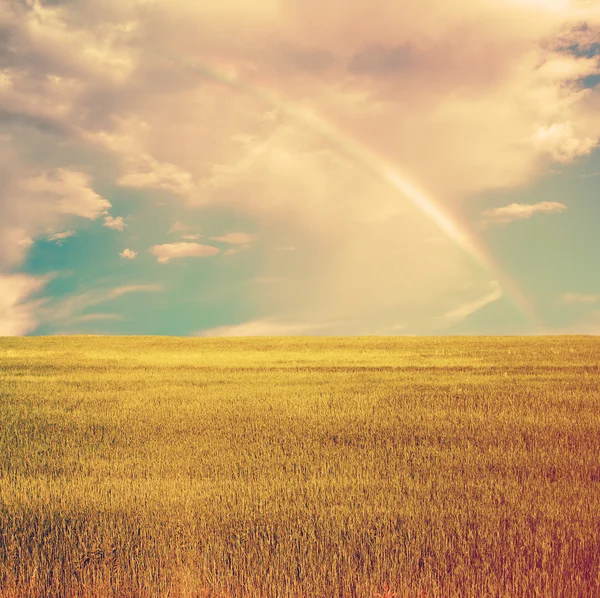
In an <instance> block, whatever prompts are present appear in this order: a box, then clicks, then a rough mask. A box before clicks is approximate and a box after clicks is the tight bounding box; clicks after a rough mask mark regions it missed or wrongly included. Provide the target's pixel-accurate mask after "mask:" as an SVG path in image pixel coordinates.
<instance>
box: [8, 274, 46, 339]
mask: <svg viewBox="0 0 600 598" xmlns="http://www.w3.org/2000/svg"><path fill="white" fill-rule="evenodd" d="M48 280H49V277H35V276H29V275H26V274H0V288H2V292H1V293H0V336H21V335H23V334H27V333H28V332H32V331H33V330H35V329H36V328H37V326H38V323H39V322H38V315H37V312H38V310H39V308H40V306H41V305H42V301H41V300H31V299H28V298H29V297H30V296H31V295H33V294H34V293H37V292H38V291H40V290H41V289H42V288H43V287H44V285H45V284H46V283H47V282H48Z"/></svg>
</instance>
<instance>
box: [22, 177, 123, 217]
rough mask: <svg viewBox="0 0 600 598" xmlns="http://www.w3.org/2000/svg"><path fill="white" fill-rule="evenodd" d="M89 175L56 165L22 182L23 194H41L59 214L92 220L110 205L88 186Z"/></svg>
mask: <svg viewBox="0 0 600 598" xmlns="http://www.w3.org/2000/svg"><path fill="white" fill-rule="evenodd" d="M90 180H91V177H90V176H89V175H88V174H86V173H84V172H80V171H76V170H71V169H68V168H57V169H55V170H53V171H45V172H42V173H41V174H38V175H37V176H34V177H32V178H30V179H28V180H26V181H24V182H23V185H22V188H23V190H24V191H25V193H28V194H32V195H37V196H43V197H44V198H45V200H46V201H51V202H52V203H53V204H54V205H55V206H56V208H57V211H58V212H59V213H62V214H71V215H74V216H80V217H82V218H88V219H89V220H95V219H96V218H98V216H101V215H102V214H105V213H106V211H107V210H108V209H109V208H110V207H111V205H110V202H109V201H108V200H106V199H104V198H103V197H101V196H100V195H98V194H97V193H96V192H95V191H93V190H92V189H91V187H90Z"/></svg>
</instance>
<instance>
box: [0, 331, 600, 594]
mask: <svg viewBox="0 0 600 598" xmlns="http://www.w3.org/2000/svg"><path fill="white" fill-rule="evenodd" d="M599 364H600V339H596V338H592V337H548V338H516V337H515V338H352V339H351V338H347V339H342V338H312V339H310V338H306V339H301V338H288V339H278V338H271V339H230V340H228V339H173V338H155V337H146V338H143V337H138V338H124V337H118V338H107V337H70V338H61V337H49V338H19V339H15V338H1V339H0V588H1V589H0V597H2V598H17V597H18V598H21V597H23V596H31V597H34V596H35V597H42V596H43V597H53V596H61V597H62V596H64V597H73V598H74V597H75V596H81V597H86V598H90V597H105V596H114V597H129V596H131V597H134V596H135V597H139V598H146V597H148V598H150V597H152V598H154V597H162V596H165V597H166V596H169V597H197V598H201V597H205V598H212V597H214V598H216V597H225V596H230V597H235V598H237V597H252V598H263V597H264V598H288V597H289V598H347V597H360V598H373V597H374V596H375V595H377V594H378V595H379V596H385V597H386V598H392V597H393V596H397V597H398V598H406V597H411V598H412V597H415V598H422V597H425V596H426V597H427V598H430V597H454V596H465V597H471V596H472V597H477V598H484V597H486V596H490V597H496V596H498V597H500V596H506V597H509V596H510V597H521V596H522V597H527V598H529V597H534V596H547V597H552V598H554V597H571V596H572V597H594V596H600V367H599Z"/></svg>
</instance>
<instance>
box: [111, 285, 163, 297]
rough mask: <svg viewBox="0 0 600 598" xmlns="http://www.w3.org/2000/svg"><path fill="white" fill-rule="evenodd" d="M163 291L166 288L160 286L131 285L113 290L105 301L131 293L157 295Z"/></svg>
mask: <svg viewBox="0 0 600 598" xmlns="http://www.w3.org/2000/svg"><path fill="white" fill-rule="evenodd" d="M162 290H164V287H163V286H162V285H160V284H129V285H124V286H122V287H116V288H114V289H111V290H110V291H109V292H108V293H107V294H106V299H103V301H105V300H106V301H107V300H109V299H116V298H117V297H121V295H127V294H129V293H157V292H160V291H162Z"/></svg>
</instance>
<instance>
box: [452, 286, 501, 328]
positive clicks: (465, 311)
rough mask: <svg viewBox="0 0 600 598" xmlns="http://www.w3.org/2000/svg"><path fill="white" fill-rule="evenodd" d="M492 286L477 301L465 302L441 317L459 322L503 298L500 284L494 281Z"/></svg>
mask: <svg viewBox="0 0 600 598" xmlns="http://www.w3.org/2000/svg"><path fill="white" fill-rule="evenodd" d="M491 287H492V290H491V291H490V292H489V293H487V294H486V295H484V296H483V297H481V298H479V299H476V300H475V301H469V302H468V303H465V304H464V305H461V306H460V307H457V308H455V309H452V310H451V311H449V312H448V313H446V314H445V315H443V316H442V317H441V319H442V320H448V321H452V322H458V321H461V320H464V319H465V318H467V317H468V316H470V315H472V314H474V313H475V312H477V311H479V310H480V309H482V308H483V307H485V306H486V305H489V304H490V303H494V302H495V301H498V299H501V298H502V289H501V288H500V285H499V284H498V283H497V282H496V281H494V282H493V283H492V284H491Z"/></svg>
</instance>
